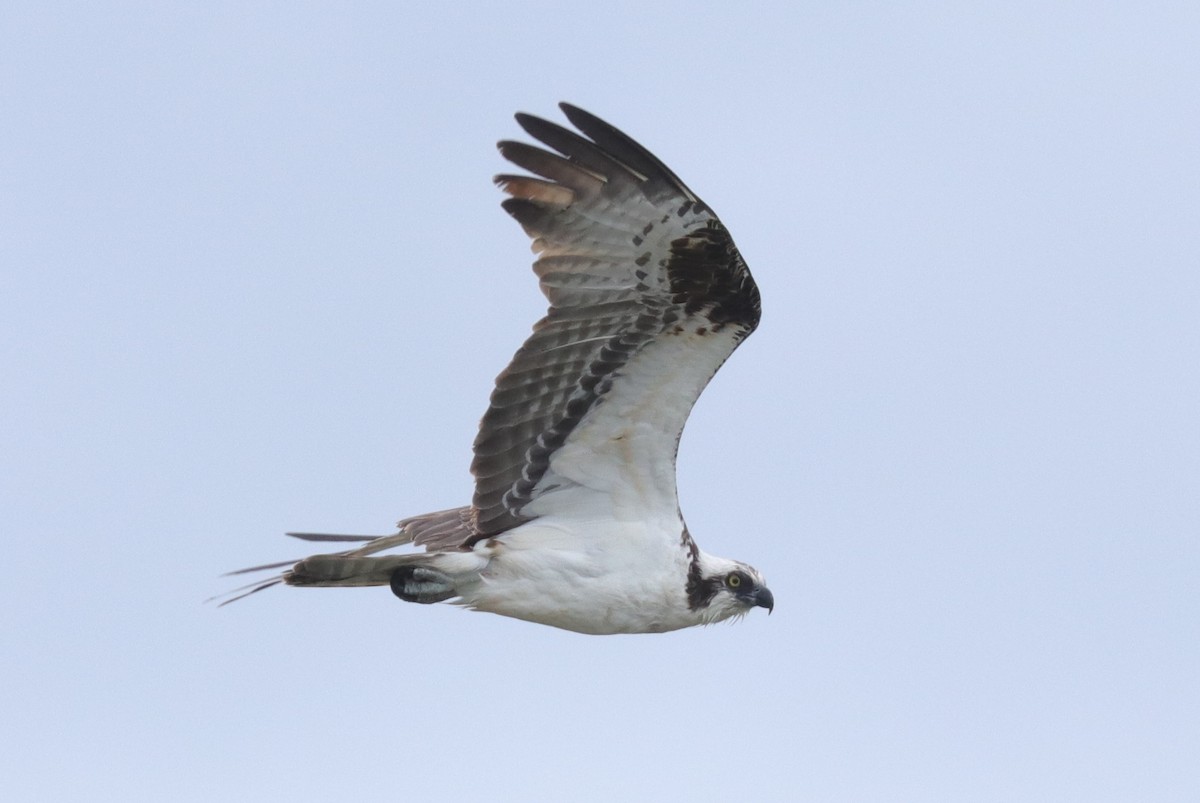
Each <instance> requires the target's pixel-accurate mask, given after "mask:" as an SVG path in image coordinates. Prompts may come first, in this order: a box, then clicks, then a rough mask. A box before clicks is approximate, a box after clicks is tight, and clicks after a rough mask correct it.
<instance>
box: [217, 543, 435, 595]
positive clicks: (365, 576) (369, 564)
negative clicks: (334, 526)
mask: <svg viewBox="0 0 1200 803" xmlns="http://www.w3.org/2000/svg"><path fill="white" fill-rule="evenodd" d="M288 535H290V536H291V537H293V538H299V539H300V540H302V541H321V542H327V543H328V542H342V543H345V542H366V543H365V544H364V545H363V546H361V547H357V548H355V549H348V550H346V551H344V552H335V553H331V554H326V555H311V556H309V557H307V558H302V559H300V560H285V561H280V562H279V563H265V564H263V565H261V566H250V567H249V568H246V569H238V570H237V571H233V572H229V573H228V575H227V576H233V575H239V574H253V573H255V572H265V571H269V570H271V569H284V571H282V572H280V573H279V574H277V575H275V576H274V577H268V578H266V579H262V580H256V581H254V582H253V583H250V584H248V585H244V586H241V587H239V588H235V589H233V590H232V591H227V592H225V593H224V594H218V595H216V596H215V597H210V598H209V599H207V600H205V601H206V602H213V601H215V600H221V602H220V606H225V605H228V604H229V603H231V602H237V601H238V600H239V599H244V598H245V597H248V596H250V595H251V594H256V593H258V592H259V591H264V590H266V589H268V588H271V587H272V586H277V585H279V584H281V583H283V584H286V585H291V586H312V587H333V586H346V587H353V586H380V585H383V586H385V585H388V584H389V583H390V582H391V576H392V574H393V573H394V572H395V571H396V569H398V568H400V567H401V566H411V565H419V564H421V563H423V562H425V561H427V560H428V559H429V557H430V555H429V553H427V552H420V553H413V554H407V555H386V556H382V557H369V556H370V555H372V554H373V553H376V552H382V551H384V550H386V549H391V548H392V547H397V546H404V545H405V544H408V543H411V542H412V536H411V535H410V534H408V533H405V532H399V533H396V534H394V535H383V536H379V535H335V534H332V533H288ZM285 567H286V568H285Z"/></svg>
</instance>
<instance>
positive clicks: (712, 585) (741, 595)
mask: <svg viewBox="0 0 1200 803" xmlns="http://www.w3.org/2000/svg"><path fill="white" fill-rule="evenodd" d="M687 596H688V607H689V608H691V609H692V610H693V611H695V612H696V613H698V614H699V615H700V617H701V618H702V619H703V621H704V623H705V624H712V623H713V622H720V621H723V620H725V619H728V618H730V617H731V616H736V617H741V616H745V615H746V613H747V612H749V610H750V609H751V608H766V609H767V613H770V612H771V611H772V610H774V609H775V597H774V596H772V594H771V590H770V589H769V588H767V584H766V581H765V580H763V576H762V574H760V573H759V571H758V569H755V568H754V567H753V566H750V565H748V564H745V563H742V562H741V561H736V560H729V559H728V558H718V557H714V556H712V555H706V554H704V553H703V552H701V553H700V554H699V555H698V559H697V560H696V561H694V562H693V563H692V565H691V567H690V569H689V571H688V581H687Z"/></svg>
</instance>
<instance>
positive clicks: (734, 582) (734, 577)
mask: <svg viewBox="0 0 1200 803" xmlns="http://www.w3.org/2000/svg"><path fill="white" fill-rule="evenodd" d="M741 584H742V576H741V575H740V574H738V573H737V572H733V573H732V574H730V575H729V576H728V577H726V578H725V585H727V586H729V587H730V588H737V587H738V586H740V585H741Z"/></svg>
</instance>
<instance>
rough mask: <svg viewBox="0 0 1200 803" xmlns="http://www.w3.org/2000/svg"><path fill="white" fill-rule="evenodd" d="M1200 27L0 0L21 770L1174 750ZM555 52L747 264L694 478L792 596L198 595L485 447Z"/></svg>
mask: <svg viewBox="0 0 1200 803" xmlns="http://www.w3.org/2000/svg"><path fill="white" fill-rule="evenodd" d="M426 5H428V6H429V7H428V8H425V7H424V6H426ZM418 6H422V7H420V8H418ZM1198 40H1200V10H1198V7H1197V6H1196V5H1195V4H1194V3H1176V4H1171V3H1153V2H1152V3H1103V2H1102V3H1074V2H1063V3H1053V4H1043V3H1024V2H1016V3H1011V2H1010V3H994V4H993V3H972V4H957V3H911V4H895V5H893V4H877V3H858V2H848V3H837V4H833V3H804V2H801V3H790V4H783V3H779V4H767V3H745V4H724V5H721V6H719V7H718V6H717V5H716V4H711V5H709V4H697V3H675V2H660V3H638V4H635V3H613V4H576V3H563V2H556V3H508V4H486V5H485V4H478V5H475V4H467V3H455V2H448V3H442V4H440V5H438V7H437V8H436V9H435V8H434V7H433V4H415V3H414V4H401V3H377V4H375V3H350V4H315V3H311V4H310V3H302V4H301V3H255V2H239V3H223V2H215V3H170V4H165V3H93V4H86V5H85V4H57V3H52V2H37V3H23V2H15V3H8V4H6V10H5V13H4V15H3V19H2V20H0V108H3V109H4V112H3V115H0V372H2V375H3V377H4V380H3V383H2V385H0V387H2V388H3V389H2V391H0V405H2V406H0V510H2V512H3V519H4V521H5V525H6V526H5V530H6V533H7V534H6V536H5V538H4V542H5V552H6V558H7V570H6V571H5V577H4V581H3V583H0V605H2V607H3V610H4V615H3V617H2V618H0V643H2V644H3V647H2V648H0V670H2V674H3V677H4V678H5V685H6V687H7V690H6V693H5V694H3V695H2V696H0V738H2V740H3V743H4V744H5V745H7V746H6V748H5V749H4V750H3V751H0V778H2V779H3V780H2V781H0V785H2V788H3V789H4V792H5V794H4V796H5V798H6V799H10V800H23V801H25V800H27V801H43V800H45V801H51V800H64V799H69V798H73V797H78V798H87V799H95V800H101V799H111V800H116V799H120V800H134V801H137V800H166V799H170V800H174V801H212V800H256V801H272V800H285V799H286V800H296V799H300V800H306V799H311V800H316V799H345V800H353V799H366V798H374V799H378V798H380V797H381V796H392V797H395V798H398V799H438V800H468V799H470V800H488V801H527V800H554V799H570V800H573V801H601V800H612V799H624V800H690V801H720V800H729V799H749V800H754V801H756V803H769V801H804V800H812V801H831V800H853V801H942V800H944V801H961V800H973V801H1012V800H1027V801H1037V800H1047V801H1050V800H1053V801H1065V800H1080V801H1107V800H1156V801H1174V800H1179V801H1184V800H1189V801H1190V800H1196V799H1200V765H1198V763H1197V760H1196V758H1197V756H1200V683H1198V682H1197V678H1200V425H1198V424H1197V411H1198V410H1200V147H1197V136H1198V131H1200V82H1197V76H1198V75H1200V47H1197V46H1196V42H1197V41H1198ZM560 100H568V101H571V102H573V103H575V104H578V105H580V106H582V107H584V108H586V109H589V110H591V111H593V112H595V113H597V114H599V115H601V116H602V117H604V118H606V119H608V120H609V121H610V122H613V123H614V124H616V125H618V126H619V127H621V128H623V129H624V130H626V131H627V132H629V133H630V134H632V135H633V136H635V137H636V138H638V139H639V140H640V141H642V142H643V143H644V144H645V145H646V146H647V147H649V148H650V149H651V150H653V151H654V152H655V153H656V154H657V155H658V156H660V157H661V158H662V159H663V160H664V161H665V162H666V163H667V164H668V165H670V166H671V167H672V168H673V169H674V171H675V172H677V173H678V174H679V175H680V176H682V177H683V179H684V180H685V181H686V182H688V184H689V185H690V186H691V187H692V188H693V189H694V190H695V191H696V192H697V193H698V194H699V195H700V196H701V197H703V198H704V199H705V200H706V201H707V202H708V203H709V205H711V206H712V207H713V208H714V209H716V211H717V212H718V213H719V214H720V215H721V218H722V220H723V221H724V222H725V224H726V225H727V226H728V228H729V229H730V231H731V232H732V233H733V236H734V237H735V239H736V241H737V243H738V246H739V248H740V249H741V251H742V253H743V255H744V256H745V257H746V259H747V261H748V263H749V264H750V266H751V268H752V270H753V272H754V275H755V277H756V279H757V282H758V284H759V287H760V289H761V292H762V296H763V320H762V324H761V326H760V327H759V329H758V331H757V332H756V333H755V334H754V336H753V337H752V338H750V339H749V340H748V341H747V342H746V343H745V344H744V346H743V347H742V348H741V349H739V351H738V353H737V354H736V355H735V356H734V357H733V358H732V359H731V360H730V361H729V363H728V364H727V365H726V366H725V367H724V369H723V370H722V371H721V373H720V374H719V375H718V376H717V377H716V379H715V380H714V381H713V383H712V385H711V386H710V387H709V389H708V391H707V392H706V394H705V395H704V397H703V398H702V399H701V400H700V402H699V404H698V406H697V407H696V409H695V411H694V414H693V416H692V418H691V420H690V422H689V425H688V428H687V430H686V432H685V435H684V439H683V442H682V447H681V451H680V463H679V483H680V496H681V505H682V507H683V510H684V512H685V515H686V517H687V521H688V524H689V529H690V530H691V532H692V533H693V535H694V536H695V537H696V539H697V540H698V541H699V543H700V544H701V545H702V546H703V547H704V548H705V549H706V550H707V551H709V552H712V553H715V554H721V555H728V556H731V557H736V558H739V559H741V560H744V561H746V562H749V563H752V564H753V565H755V566H756V567H758V568H759V569H760V570H761V571H762V572H763V573H764V574H765V575H766V578H767V580H768V582H769V584H770V587H771V589H772V591H773V592H774V595H775V599H776V607H775V611H774V613H773V614H772V615H770V616H767V615H766V614H765V612H764V611H761V610H756V611H753V612H752V613H751V614H750V615H749V616H748V617H746V619H744V620H743V621H741V622H739V623H737V624H732V625H728V624H722V625H718V626H714V627H710V628H696V629H692V630H687V631H681V632H676V633H671V634H663V635H653V636H612V637H595V636H582V635H578V634H573V633H568V632H564V631H557V630H554V629H551V628H546V627H539V626H535V625H531V624H527V623H524V622H519V621H515V620H509V619H504V618H501V617H496V616H492V615H488V614H480V613H472V612H468V611H463V610H460V609H457V608H454V607H451V606H428V607H426V606H416V605H406V604H403V603H401V602H400V601H398V600H397V599H395V598H394V597H393V596H392V595H391V593H390V592H389V590H388V589H386V588H375V589H350V590H340V589H336V590H310V589H291V588H282V589H280V588H275V589H271V590H270V591H268V592H265V593H262V594H259V595H256V596H255V597H253V598H250V599H247V600H243V601H241V602H239V603H237V604H236V605H232V606H228V607H225V608H220V609H218V608H216V607H214V606H213V605H211V604H207V605H206V604H204V600H205V599H206V598H208V597H210V596H211V595H213V594H217V593H220V592H222V591H225V590H227V589H229V588H231V587H233V586H234V585H236V584H237V580H236V579H235V578H225V577H221V575H222V573H223V572H226V571H228V570H231V569H236V568H240V567H242V566H247V565H253V564H258V563H265V562H269V561H275V560H284V559H290V558H298V557H301V556H303V555H304V554H305V549H304V548H305V546H306V545H304V544H299V543H296V542H290V539H286V538H284V537H283V536H282V533H284V532H285V531H288V530H314V531H333V532H369V533H370V532H373V533H387V532H390V531H392V528H393V525H394V523H395V521H396V520H397V519H399V518H401V517H403V516H409V515H415V514H418V513H423V512H426V511H430V510H437V509H441V508H446V507H452V506H456V505H461V504H465V503H467V502H468V501H469V499H470V494H471V490H472V488H471V480H470V475H469V473H468V470H467V467H468V465H469V462H470V444H471V441H472V439H473V438H474V433H475V426H476V423H477V421H478V418H479V416H480V415H481V413H482V412H483V409H484V406H485V404H486V398H487V394H488V393H489V391H490V388H491V382H492V379H493V378H494V376H495V375H496V373H498V372H499V370H500V369H501V368H502V367H503V366H504V365H505V363H506V362H507V360H508V358H509V357H510V356H511V354H512V352H513V351H514V350H515V348H516V347H517V346H518V345H519V344H520V342H521V341H522V340H523V338H524V337H525V335H526V334H527V333H528V330H529V327H530V325H531V324H532V323H533V321H534V320H536V318H537V317H538V316H540V315H541V313H542V312H543V310H544V304H545V302H544V300H543V299H542V297H541V296H540V294H539V293H538V292H537V290H536V284H535V280H534V277H533V275H532V273H531V271H530V269H529V263H530V261H531V255H530V252H529V247H528V242H527V240H526V238H525V237H524V235H523V234H522V233H521V231H520V229H519V227H518V226H517V225H516V224H515V223H514V222H513V221H511V220H510V219H508V217H507V216H506V215H505V214H503V212H502V211H501V210H500V208H499V205H498V204H499V201H500V200H501V194H500V193H499V192H498V191H497V190H496V189H495V188H494V187H493V186H492V185H491V184H490V178H491V176H492V175H493V174H495V173H498V172H502V171H504V170H505V169H506V165H505V163H504V162H503V160H502V159H501V158H500V157H499V155H498V154H497V153H496V151H495V149H494V143H495V141H497V140H499V139H502V138H520V137H522V132H521V131H520V129H519V128H518V126H517V125H516V124H515V122H514V121H513V120H512V117H511V115H512V113H514V112H516V111H528V112H532V113H535V114H540V115H543V116H547V117H550V118H551V119H559V120H561V119H562V118H561V117H560V116H559V113H558V111H557V109H556V106H555V104H556V103H557V102H558V101H560Z"/></svg>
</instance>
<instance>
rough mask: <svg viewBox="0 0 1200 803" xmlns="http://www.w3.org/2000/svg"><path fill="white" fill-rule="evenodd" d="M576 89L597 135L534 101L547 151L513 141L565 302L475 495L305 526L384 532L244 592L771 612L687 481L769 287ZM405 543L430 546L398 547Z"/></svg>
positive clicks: (495, 404)
mask: <svg viewBox="0 0 1200 803" xmlns="http://www.w3.org/2000/svg"><path fill="white" fill-rule="evenodd" d="M560 106H561V108H562V110H563V112H564V113H565V114H566V116H567V119H568V120H570V122H571V123H572V124H574V126H575V127H576V128H577V129H578V130H579V132H581V133H582V135H583V136H581V135H580V134H577V133H575V132H573V131H571V130H569V129H567V128H564V127H562V126H560V125H557V124H555V123H552V122H549V121H547V120H543V119H540V118H538V117H534V116H531V115H528V114H518V115H517V116H516V119H517V122H518V123H519V124H520V125H521V127H522V128H523V129H525V131H526V132H527V133H528V134H529V135H530V136H532V137H533V138H534V139H537V140H538V141H540V142H541V143H542V144H543V145H545V146H547V148H548V149H543V148H540V147H536V146H533V145H528V144H525V143H521V142H513V141H503V142H500V143H499V146H498V147H499V149H500V153H501V154H502V155H503V156H504V157H505V158H506V159H507V160H508V161H510V162H512V163H513V164H515V165H516V166H517V167H519V168H523V169H524V170H526V171H528V172H529V173H531V174H533V175H508V174H505V175H500V176H497V177H496V179H495V181H496V184H497V185H499V187H500V188H501V189H502V190H504V191H505V192H506V193H507V194H508V195H509V196H510V197H509V198H507V199H506V200H505V201H504V202H503V207H504V209H505V211H507V212H508V214H510V215H511V216H512V217H514V218H515V219H516V220H517V222H518V223H520V224H521V226H522V227H523V228H524V229H525V232H526V233H527V234H528V235H529V236H530V237H531V238H532V239H533V250H534V252H535V253H536V254H537V260H536V261H535V262H534V265H533V268H534V272H535V273H536V274H537V276H538V279H539V282H540V285H541V289H542V292H543V293H544V294H545V295H546V297H547V298H548V299H549V301H550V309H549V311H548V312H547V314H546V316H545V317H544V318H542V319H541V320H540V321H538V323H537V324H536V325H535V326H534V327H533V334H532V335H530V337H529V339H528V340H526V341H525V344H524V345H522V346H521V348H520V349H519V350H518V351H517V353H516V355H515V356H514V357H513V360H512V362H511V363H510V364H509V365H508V367H507V368H505V369H504V370H503V371H502V372H501V373H500V375H499V377H497V379H496V387H495V390H494V391H493V392H492V396H491V404H490V405H489V407H488V410H487V412H486V413H485V414H484V416H483V420H482V421H481V422H480V426H479V434H478V436H477V437H476V438H475V447H474V452H475V456H474V460H473V461H472V463H471V473H472V474H474V476H475V495H474V498H473V500H472V503H471V504H470V505H469V506H466V507H458V508H454V509H452V510H442V511H438V512H436V513H426V514H425V515H422V516H414V517H412V518H407V519H404V520H402V521H401V522H400V523H399V525H398V527H399V532H397V533H396V534H394V535H387V536H378V537H376V536H357V535H330V534H321V533H289V535H291V536H294V537H296V538H300V539H303V540H306V541H326V542H336V541H341V542H346V541H356V542H365V543H364V544H363V545H362V546H359V547H357V548H353V549H349V550H346V551H343V552H336V553H333V554H320V555H313V556H311V557H308V558H304V559H303V560H300V561H298V562H294V565H290V568H288V569H287V570H285V571H284V572H283V573H282V574H280V575H278V576H276V577H273V578H270V579H267V580H265V581H261V582H259V583H255V584H252V585H251V586H244V587H242V588H240V589H237V590H236V591H235V592H231V593H235V594H238V592H241V593H240V594H238V596H235V597H233V599H230V600H227V602H232V601H233V600H234V599H240V598H241V597H244V596H247V595H249V594H252V593H254V592H256V591H261V590H263V589H264V588H268V587H270V586H273V585H276V584H278V583H286V584H287V585H292V586H323V587H327V586H377V585H379V586H390V587H391V589H392V592H393V593H394V594H395V595H396V596H397V597H399V598H400V599H402V600H405V601H406V602H420V603H434V602H447V601H449V602H453V603H456V604H459V605H463V606H466V607H468V608H473V609H475V610H479V611H490V612H492V613H498V614H502V615H504V616H512V617H515V618H517V619H525V620H528V621H530V622H538V623H541V624H545V625H552V626H554V627H560V628H565V629H567V630H574V631H577V632H580V633H594V634H611V633H659V632H663V631H667V630H676V629H679V628H683V627H690V626H692V625H700V624H711V623H713V622H719V621H722V620H724V619H728V618H730V617H740V616H742V615H743V614H745V613H746V612H747V611H749V610H750V609H751V608H754V607H756V606H757V607H763V608H766V609H767V610H768V612H769V611H771V610H772V608H773V607H774V604H775V601H774V598H773V597H772V596H771V592H770V590H768V589H767V586H766V584H765V583H764V581H763V577H762V575H761V574H759V572H758V571H757V570H756V569H754V568H753V567H751V566H749V565H747V564H745V563H741V562H739V561H735V560H729V559H727V558H720V557H716V556H713V555H709V554H708V553H706V552H704V551H702V550H701V549H700V547H699V546H698V545H697V544H696V541H695V540H694V539H693V538H692V536H691V534H690V533H689V532H688V528H687V525H686V524H684V521H683V518H682V515H681V513H680V511H679V504H678V499H677V496H676V489H675V456H676V451H677V448H678V444H679V437H680V433H681V432H682V431H683V425H684V422H685V421H686V420H687V417H688V413H689V412H690V411H691V409H692V405H693V404H694V403H695V401H696V399H697V398H698V397H699V396H700V393H701V391H702V390H703V389H704V387H705V385H707V384H708V381H709V380H710V379H711V378H712V376H713V375H714V374H715V373H716V371H717V369H718V368H720V367H721V364H722V363H724V362H725V360H726V359H727V358H728V357H729V355H730V354H732V353H733V350H734V349H736V348H737V347H738V345H739V344H740V343H741V342H742V341H743V340H744V339H745V338H746V337H747V336H748V335H749V334H750V333H751V332H752V331H754V328H755V326H757V324H758V320H759V309H760V307H759V295H758V288H757V287H756V286H755V284H754V280H753V279H752V278H751V276H750V271H749V270H748V269H747V267H746V263H745V261H744V260H743V259H742V257H741V255H740V254H739V253H738V251H737V248H736V247H734V244H733V240H732V239H731V238H730V236H729V232H728V231H726V229H725V227H724V226H723V225H722V224H721V222H720V221H719V220H718V219H717V217H716V215H714V214H713V212H712V210H710V209H709V208H708V206H707V205H706V204H705V203H704V202H703V201H701V200H700V199H699V198H698V197H696V195H695V193H693V192H692V191H691V190H689V189H688V188H687V186H686V185H684V183H683V182H682V181H680V180H679V178H678V177H677V176H676V175H675V174H674V173H673V172H671V170H669V169H668V168H667V167H666V165H664V164H663V163H662V162H660V161H659V160H658V159H657V158H656V157H655V156H654V155H653V154H651V153H650V152H649V151H648V150H646V149H645V148H644V147H642V146H641V145H639V144H638V143H637V142H635V141H634V140H633V139H631V138H630V137H629V136H627V135H626V134H624V133H622V132H621V131H619V130H617V129H616V128H614V127H613V126H611V125H609V124H608V123H606V122H604V121H603V120H601V119H599V118H598V117H595V116H594V115H592V114H589V113H588V112H585V111H584V110H582V109H580V108H577V107H575V106H571V105H569V104H566V103H563V104H560ZM406 545H410V546H413V547H420V548H423V550H424V551H415V552H414V551H409V552H407V553H401V554H387V555H383V554H380V553H382V552H384V551H385V550H390V549H392V548H394V547H400V546H406ZM289 564H293V562H292V561H288V562H286V563H275V564H269V565H266V566H256V567H253V568H251V569H243V570H242V571H241V572H235V574H240V573H243V572H252V571H259V570H266V569H278V568H280V567H283V566H289ZM247 589H249V590H247ZM223 604H225V603H223Z"/></svg>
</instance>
